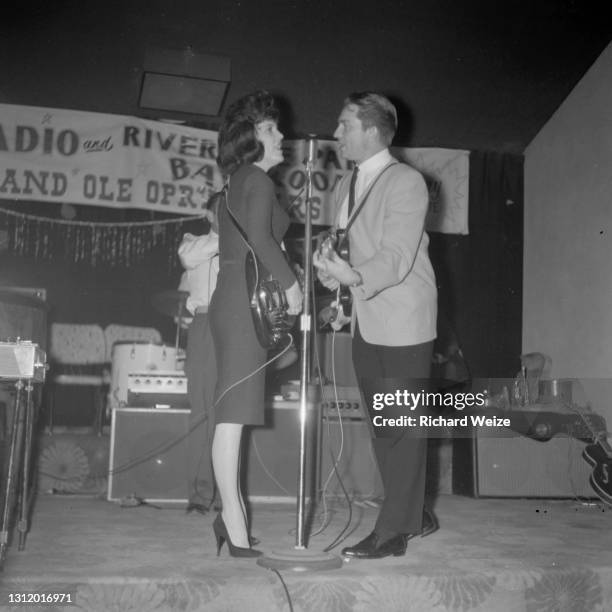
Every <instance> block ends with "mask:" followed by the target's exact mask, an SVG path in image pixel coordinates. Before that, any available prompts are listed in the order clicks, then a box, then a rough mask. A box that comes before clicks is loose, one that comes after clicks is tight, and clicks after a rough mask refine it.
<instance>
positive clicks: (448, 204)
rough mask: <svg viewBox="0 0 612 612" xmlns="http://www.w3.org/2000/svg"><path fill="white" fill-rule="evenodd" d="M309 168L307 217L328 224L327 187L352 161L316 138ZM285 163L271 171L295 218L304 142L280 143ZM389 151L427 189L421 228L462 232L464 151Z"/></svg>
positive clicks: (300, 211) (302, 183)
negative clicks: (417, 173) (413, 170)
mask: <svg viewBox="0 0 612 612" xmlns="http://www.w3.org/2000/svg"><path fill="white" fill-rule="evenodd" d="M317 145H318V146H317V159H316V163H315V164H314V168H313V173H312V183H313V193H312V222H313V224H315V225H332V224H333V222H334V216H335V211H334V209H333V199H332V192H333V190H334V188H335V186H336V184H337V183H338V181H339V180H340V178H341V177H342V175H343V174H344V173H345V172H350V170H351V168H352V165H350V164H349V163H348V162H347V161H346V160H344V159H342V158H341V157H340V155H339V154H338V148H337V143H336V141H334V140H319V141H318V143H317ZM283 151H284V153H285V162H284V163H283V164H281V165H280V166H278V167H277V168H275V169H274V170H272V171H271V174H272V176H273V177H274V178H275V180H276V183H277V187H278V193H279V197H281V198H283V197H284V198H287V199H288V203H289V206H291V213H292V216H293V218H294V220H296V221H301V222H303V220H304V216H305V207H304V201H305V196H306V193H305V187H306V166H305V162H304V160H305V158H306V146H305V141H302V140H299V141H285V142H284V143H283ZM391 153H392V154H393V155H394V156H395V157H397V158H398V159H400V160H402V161H404V162H406V163H408V164H410V165H411V166H413V167H414V168H416V169H417V170H419V171H420V172H421V173H422V174H423V175H424V177H425V180H426V182H427V186H428V189H429V212H428V214H427V220H426V229H427V230H428V231H431V232H444V233H451V234H467V233H468V186H469V152H468V151H463V150H457V149H435V148H428V149H420V148H414V149H413V148H399V147H394V148H392V150H391Z"/></svg>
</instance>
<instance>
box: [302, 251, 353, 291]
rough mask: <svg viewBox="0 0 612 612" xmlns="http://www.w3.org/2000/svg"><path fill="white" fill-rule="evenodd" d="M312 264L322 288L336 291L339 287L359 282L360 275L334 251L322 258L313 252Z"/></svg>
mask: <svg viewBox="0 0 612 612" xmlns="http://www.w3.org/2000/svg"><path fill="white" fill-rule="evenodd" d="M312 263H313V264H314V266H315V268H317V276H318V278H319V280H320V281H321V283H322V284H323V286H324V287H327V288H328V289H332V290H333V289H337V288H338V286H339V285H349V286H350V285H354V284H355V283H359V282H361V274H359V272H357V271H356V270H353V268H351V266H350V264H349V263H348V262H346V261H345V260H344V259H342V257H340V256H339V255H338V254H337V253H336V252H335V251H332V252H331V253H330V254H329V255H328V256H326V257H322V256H321V255H320V254H319V253H318V252H316V251H315V253H314V255H313V258H312Z"/></svg>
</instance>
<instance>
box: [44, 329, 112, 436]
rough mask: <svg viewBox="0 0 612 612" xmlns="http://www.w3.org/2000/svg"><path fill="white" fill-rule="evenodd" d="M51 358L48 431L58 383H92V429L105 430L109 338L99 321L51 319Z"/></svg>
mask: <svg viewBox="0 0 612 612" xmlns="http://www.w3.org/2000/svg"><path fill="white" fill-rule="evenodd" d="M49 362H50V365H51V376H50V383H51V389H50V394H49V396H48V403H47V406H48V411H49V432H50V433H52V432H53V412H54V408H55V391H56V389H55V388H54V387H55V385H66V386H75V387H92V388H93V389H94V407H95V417H94V423H93V424H92V428H93V430H94V431H95V432H96V433H97V434H98V435H101V434H102V419H103V409H104V387H105V386H106V385H107V384H108V374H107V373H106V374H105V364H106V342H105V338H104V330H103V329H102V327H101V326H100V325H84V324H72V323H52V324H51V331H50V346H49Z"/></svg>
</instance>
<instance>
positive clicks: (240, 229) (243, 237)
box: [223, 178, 255, 253]
mask: <svg viewBox="0 0 612 612" xmlns="http://www.w3.org/2000/svg"><path fill="white" fill-rule="evenodd" d="M228 191H229V178H228V179H227V181H226V183H225V185H224V186H223V199H224V200H225V208H226V209H227V212H228V214H229V216H230V219H231V220H232V223H233V224H234V225H235V226H236V229H237V230H238V233H239V234H240V237H241V238H242V239H243V240H244V241H245V242H246V245H247V246H248V247H249V249H251V251H253V253H255V251H254V250H253V247H252V246H251V243H250V242H249V237H248V236H247V233H246V232H245V231H244V230H243V229H242V226H241V225H240V223H238V219H236V216H235V215H234V213H233V212H232V209H231V208H230V207H229V204H228V202H227V200H228V198H227V192H228Z"/></svg>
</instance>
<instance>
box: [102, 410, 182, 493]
mask: <svg viewBox="0 0 612 612" xmlns="http://www.w3.org/2000/svg"><path fill="white" fill-rule="evenodd" d="M189 412H190V411H189V410H185V409H170V410H165V409H159V408H117V409H114V410H113V414H112V420H111V439H110V459H109V478H108V499H109V500H110V501H116V500H121V499H122V498H124V497H127V496H130V495H134V496H136V497H139V498H142V499H144V500H146V501H150V502H168V503H185V502H186V501H187V496H188V491H187V477H186V473H187V461H188V449H187V434H188V431H189Z"/></svg>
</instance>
